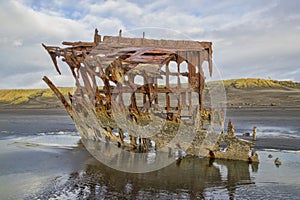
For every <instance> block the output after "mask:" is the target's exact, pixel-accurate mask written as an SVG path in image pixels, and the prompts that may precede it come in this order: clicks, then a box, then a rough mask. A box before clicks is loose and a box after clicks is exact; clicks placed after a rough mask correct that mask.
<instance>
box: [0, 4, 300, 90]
mask: <svg viewBox="0 0 300 200" xmlns="http://www.w3.org/2000/svg"><path fill="white" fill-rule="evenodd" d="M299 10H300V1H298V0H268V1H261V0H251V1H242V0H239V1H237V0H187V1H182V0H157V1H153V0H145V1H138V0H135V1H134V0H112V1H110V0H106V1H95V0H81V1H80V0H63V1H62V0H61V1H59V0H41V1H36V0H5V1H4V0H1V1H0V23H1V29H0V51H1V54H0V63H1V64H0V69H1V70H0V89H12V88H46V87H47V86H46V84H45V83H43V81H42V77H43V76H45V75H46V76H48V77H49V78H50V79H51V80H52V81H53V82H54V83H55V84H56V85H58V86H73V85H74V82H73V79H72V77H71V74H70V71H69V70H68V68H67V67H66V66H62V67H61V71H62V75H58V74H57V73H56V71H55V69H54V66H53V63H52V61H51V59H50V57H49V55H48V54H47V52H46V51H45V50H44V49H43V48H42V46H41V43H45V44H46V45H57V46H62V45H61V42H62V41H93V35H94V29H95V28H98V30H99V32H100V34H101V35H102V36H104V35H118V32H119V30H120V29H122V30H123V32H124V33H127V34H128V35H129V36H137V37H141V36H142V31H143V30H146V31H145V32H146V38H147V37H149V38H150V37H152V36H151V32H153V33H157V35H156V37H162V38H164V39H168V38H170V39H188V40H197V41H211V42H213V61H214V68H215V69H216V70H215V72H216V71H219V73H218V74H219V78H222V79H232V78H265V79H269V78H272V79H278V80H293V81H298V82H299V81H300V12H299ZM147 31H148V32H147Z"/></svg>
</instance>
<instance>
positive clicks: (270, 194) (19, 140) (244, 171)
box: [0, 110, 300, 199]
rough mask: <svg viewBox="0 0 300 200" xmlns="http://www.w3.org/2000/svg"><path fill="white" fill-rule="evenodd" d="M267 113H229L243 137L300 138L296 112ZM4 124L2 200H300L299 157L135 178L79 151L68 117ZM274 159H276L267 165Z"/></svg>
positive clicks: (285, 154) (26, 116)
mask: <svg viewBox="0 0 300 200" xmlns="http://www.w3.org/2000/svg"><path fill="white" fill-rule="evenodd" d="M278 112H279V111H278ZM264 113H266V116H263V115H262V112H261V111H255V112H254V111H241V110H239V111H229V112H228V114H227V116H230V117H231V119H232V120H233V121H236V123H234V124H235V127H236V130H237V129H238V130H241V131H240V132H241V133H242V132H244V131H248V132H249V131H251V130H252V125H254V124H255V125H256V126H258V130H261V131H260V132H258V137H270V138H272V137H273V138H274V137H276V138H278V137H279V138H282V141H283V142H284V141H285V140H284V139H285V137H286V135H285V134H289V136H291V137H294V136H295V137H296V136H298V135H299V132H297V131H299V124H298V123H296V121H297V119H299V114H298V115H297V112H294V111H287V112H280V113H281V117H282V118H284V119H285V120H281V118H278V117H277V116H276V112H275V113H274V112H273V111H272V112H271V111H270V112H266V111H265V112H264ZM289 116H290V117H289ZM247 117H248V120H247ZM45 121H46V122H45ZM276 121H277V123H276ZM247 122H249V124H250V125H249V124H248V123H247ZM283 122H284V125H283V124H281V123H283ZM298 122H299V121H298ZM0 125H1V126H0V127H1V130H0V131H1V133H0V199H203V198H205V199H299V196H300V184H299V183H300V182H299V180H300V153H299V151H297V150H293V151H288V150H285V151H279V150H278V149H274V150H259V151H258V154H259V156H260V164H258V165H251V164H248V163H246V162H240V161H226V160H209V159H199V158H187V159H183V160H181V162H179V161H177V162H174V163H172V164H171V165H169V166H168V167H165V168H163V169H161V170H158V171H154V172H149V173H139V174H133V173H124V172H120V171H117V170H114V169H111V168H109V167H107V166H105V165H103V164H101V163H100V162H98V161H97V160H95V159H94V158H93V157H92V156H91V155H90V154H89V153H88V152H87V151H86V150H85V148H83V147H82V145H81V144H78V142H79V140H80V137H79V135H78V133H77V131H76V129H75V128H74V126H73V124H72V121H71V119H70V118H69V117H68V116H66V114H65V113H64V112H62V111H59V110H56V111H53V110H36V111H30V110H23V111H18V110H8V111H0ZM238 127H242V128H240V129H239V128H238ZM262 127H272V128H270V130H269V131H271V132H272V131H273V132H276V133H278V134H265V133H266V132H264V131H263V130H265V129H263V128H262ZM282 127H283V129H284V130H283V131H282ZM260 128H262V129H260ZM286 130H293V131H295V132H288V131H286ZM298 150H300V149H298ZM269 154H272V156H273V157H272V158H268V155H269ZM276 157H279V158H280V160H281V161H282V165H281V166H279V167H276V166H275V165H274V159H275V158H276Z"/></svg>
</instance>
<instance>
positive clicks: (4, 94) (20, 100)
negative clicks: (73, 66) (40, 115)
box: [0, 78, 300, 106]
mask: <svg viewBox="0 0 300 200" xmlns="http://www.w3.org/2000/svg"><path fill="white" fill-rule="evenodd" d="M216 83H218V84H217V85H219V83H220V82H209V83H207V84H208V85H209V86H213V85H214V84H216ZM223 84H224V86H225V88H226V91H227V96H228V97H229V98H231V99H238V100H239V101H246V100H247V99H246V100H245V99H243V98H244V96H249V94H247V95H246V94H244V93H241V92H242V91H244V92H246V90H247V89H259V90H268V92H271V91H275V90H276V89H293V88H294V89H297V91H299V89H300V83H296V82H292V81H276V80H265V79H257V78H248V79H231V80H225V81H223ZM59 90H60V91H61V92H62V94H63V95H65V96H67V94H68V92H70V93H72V92H73V88H59ZM235 90H239V93H237V92H234V91H235ZM250 91H252V94H254V91H253V90H250ZM297 91H294V92H297ZM265 92H266V91H265ZM241 94H244V95H242V96H241ZM277 95H278V94H277ZM293 95H294V94H293ZM250 96H252V95H250ZM247 98H248V97H247ZM248 99H249V98H248ZM251 101H252V100H251ZM28 102H30V103H31V104H33V103H35V104H37V105H38V104H47V105H49V106H50V105H53V104H55V102H58V103H59V101H58V100H57V99H56V97H55V96H54V93H53V92H52V91H51V90H50V89H15V90H14V89H13V90H0V103H2V105H3V104H6V105H10V106H11V105H12V106H14V105H26V104H27V103H28ZM59 105H60V104H59Z"/></svg>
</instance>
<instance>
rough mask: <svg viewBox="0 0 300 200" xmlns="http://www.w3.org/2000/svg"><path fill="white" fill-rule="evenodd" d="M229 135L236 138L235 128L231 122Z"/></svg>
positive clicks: (228, 130)
mask: <svg viewBox="0 0 300 200" xmlns="http://www.w3.org/2000/svg"><path fill="white" fill-rule="evenodd" d="M227 133H228V135H229V136H235V132H234V126H233V124H232V122H231V120H229V121H228V127H227Z"/></svg>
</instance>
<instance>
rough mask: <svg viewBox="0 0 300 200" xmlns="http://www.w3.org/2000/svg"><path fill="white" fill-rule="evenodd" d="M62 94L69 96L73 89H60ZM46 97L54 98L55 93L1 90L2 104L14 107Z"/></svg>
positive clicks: (48, 90)
mask: <svg viewBox="0 0 300 200" xmlns="http://www.w3.org/2000/svg"><path fill="white" fill-rule="evenodd" d="M59 90H60V91H61V92H62V94H64V95H67V94H68V92H72V91H73V88H59ZM38 97H44V98H53V97H54V93H53V92H52V90H50V89H15V90H0V103H9V104H12V105H18V104H24V103H28V102H29V101H30V100H32V99H35V98H38Z"/></svg>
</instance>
